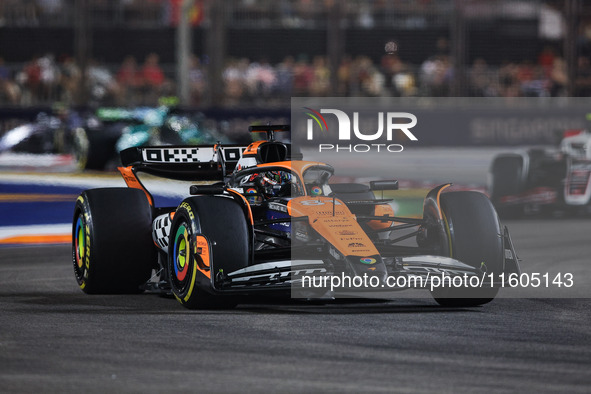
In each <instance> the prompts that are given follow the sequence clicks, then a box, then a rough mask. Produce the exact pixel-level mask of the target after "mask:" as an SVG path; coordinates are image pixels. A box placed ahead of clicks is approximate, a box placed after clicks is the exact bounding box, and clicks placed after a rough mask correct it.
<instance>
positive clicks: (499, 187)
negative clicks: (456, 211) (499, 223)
mask: <svg viewBox="0 0 591 394" xmlns="http://www.w3.org/2000/svg"><path fill="white" fill-rule="evenodd" d="M488 190H489V194H490V198H491V201H492V202H493V204H494V205H495V207H496V209H497V211H498V212H499V214H501V215H505V216H519V215H522V214H524V213H526V214H527V213H544V212H545V213H555V212H564V213H587V214H588V213H591V133H590V132H589V131H586V130H568V131H566V132H565V133H564V137H563V138H562V141H561V142H560V146H559V147H558V148H552V149H540V148H532V149H527V150H522V151H516V152H513V153H503V154H500V155H497V156H496V157H495V158H494V159H493V161H492V164H491V166H490V172H489V184H488Z"/></svg>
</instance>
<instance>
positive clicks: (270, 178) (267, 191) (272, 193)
mask: <svg viewBox="0 0 591 394" xmlns="http://www.w3.org/2000/svg"><path fill="white" fill-rule="evenodd" d="M292 179H293V177H292V175H291V173H290V172H289V171H264V172H261V173H254V174H252V175H251V176H250V177H249V181H250V182H254V183H255V184H256V186H257V187H258V188H259V189H260V191H261V193H262V194H263V195H265V197H288V196H289V195H290V194H291V184H292Z"/></svg>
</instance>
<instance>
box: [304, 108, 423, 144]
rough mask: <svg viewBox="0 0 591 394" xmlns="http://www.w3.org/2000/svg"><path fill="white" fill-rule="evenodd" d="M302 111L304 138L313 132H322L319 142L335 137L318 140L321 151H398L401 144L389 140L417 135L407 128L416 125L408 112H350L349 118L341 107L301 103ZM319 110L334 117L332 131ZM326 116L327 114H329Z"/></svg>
mask: <svg viewBox="0 0 591 394" xmlns="http://www.w3.org/2000/svg"><path fill="white" fill-rule="evenodd" d="M304 110H305V114H306V115H307V116H308V117H309V119H308V121H307V129H306V138H307V140H308V141H313V140H314V139H315V133H317V132H318V131H319V132H320V133H321V134H322V137H321V138H316V139H321V140H322V141H323V142H324V141H326V140H327V139H329V138H335V137H336V138H338V142H339V143H336V144H328V143H320V144H318V150H319V152H323V151H330V150H332V151H336V152H340V151H347V152H357V153H365V152H369V151H377V152H380V151H388V152H393V153H394V152H402V150H403V149H404V147H403V146H402V145H401V144H392V143H390V142H391V141H392V140H393V139H394V138H397V139H398V138H401V136H402V138H408V139H409V140H410V141H418V138H417V137H416V136H415V135H414V134H413V133H412V132H411V131H410V129H411V128H413V127H414V126H416V124H417V117H416V116H415V115H413V114H411V113H409V112H377V113H374V114H368V113H366V112H364V113H363V116H360V114H359V112H353V113H352V115H353V119H352V121H351V117H350V116H349V115H348V114H347V113H346V112H344V111H342V110H340V109H334V108H322V109H320V110H319V111H316V110H314V109H312V108H309V107H304ZM323 114H327V115H330V116H331V117H333V118H332V119H333V120H336V122H337V124H338V127H337V131H336V135H333V133H329V130H328V124H327V122H326V119H325V117H324V116H323ZM329 119H330V118H329ZM384 136H385V140H386V142H388V143H377V142H375V141H378V140H384ZM355 140H358V141H359V140H360V141H364V142H365V141H374V142H373V143H361V144H341V143H340V142H341V141H355Z"/></svg>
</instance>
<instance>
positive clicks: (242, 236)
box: [167, 196, 252, 309]
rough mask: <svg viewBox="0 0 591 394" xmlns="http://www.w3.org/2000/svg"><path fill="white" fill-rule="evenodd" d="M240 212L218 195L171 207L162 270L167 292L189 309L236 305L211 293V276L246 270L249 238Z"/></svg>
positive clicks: (197, 198)
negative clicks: (168, 287)
mask: <svg viewBox="0 0 591 394" xmlns="http://www.w3.org/2000/svg"><path fill="white" fill-rule="evenodd" d="M249 234H250V231H249V229H248V225H247V222H246V218H245V216H244V212H243V210H242V207H240V205H238V203H236V202H235V201H234V200H233V199H231V198H226V197H219V196H199V197H190V198H187V199H186V200H185V201H183V202H182V203H181V205H180V206H179V207H178V208H177V210H176V212H175V215H174V220H173V222H172V227H171V232H170V242H169V249H168V264H167V270H168V275H169V278H170V284H171V288H172V292H173V294H174V296H175V297H176V298H177V300H178V301H179V302H180V303H181V304H182V305H183V306H185V307H186V308H189V309H220V308H231V307H234V306H236V304H237V303H236V299H235V298H231V297H228V296H224V295H220V294H216V291H215V289H214V286H213V282H214V281H215V280H216V278H215V275H218V274H222V275H223V274H224V273H230V272H232V271H235V270H238V269H241V268H245V267H246V266H248V261H249V250H250V244H251V242H252V241H251V239H250V237H249Z"/></svg>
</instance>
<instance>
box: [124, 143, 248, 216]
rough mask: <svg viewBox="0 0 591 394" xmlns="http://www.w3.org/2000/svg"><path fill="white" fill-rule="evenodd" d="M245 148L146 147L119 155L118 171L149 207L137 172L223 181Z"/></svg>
mask: <svg viewBox="0 0 591 394" xmlns="http://www.w3.org/2000/svg"><path fill="white" fill-rule="evenodd" d="M245 149H246V146H242V145H225V146H221V145H218V144H216V145H194V146H147V147H142V148H128V149H124V150H122V151H121V152H120V155H121V162H122V164H123V167H119V172H121V175H122V176H123V179H124V180H125V183H126V184H127V186H128V187H131V188H134V189H140V190H143V191H144V193H145V194H146V197H147V199H148V201H149V203H150V205H154V198H153V197H152V194H151V193H150V192H149V191H148V190H147V189H146V187H145V186H144V185H143V184H142V182H141V181H140V179H139V178H138V177H137V173H138V172H144V173H147V174H152V175H156V176H159V177H163V178H168V179H175V180H180V181H223V180H224V177H225V176H226V174H227V173H228V172H231V171H233V170H234V167H236V164H237V163H238V160H240V158H241V157H242V153H243V152H244V150H245Z"/></svg>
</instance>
